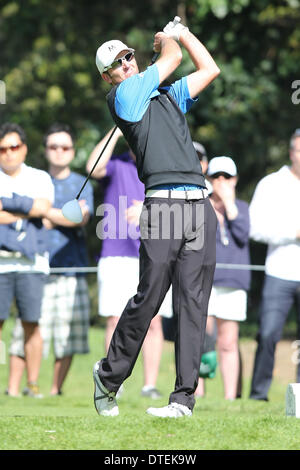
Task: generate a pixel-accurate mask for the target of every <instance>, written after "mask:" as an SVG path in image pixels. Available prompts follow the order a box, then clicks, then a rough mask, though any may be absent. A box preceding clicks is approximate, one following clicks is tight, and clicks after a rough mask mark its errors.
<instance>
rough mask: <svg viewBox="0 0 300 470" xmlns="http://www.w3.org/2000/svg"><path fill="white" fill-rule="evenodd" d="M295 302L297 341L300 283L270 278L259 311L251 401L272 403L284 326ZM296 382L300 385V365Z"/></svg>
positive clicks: (299, 316) (265, 281)
mask: <svg viewBox="0 0 300 470" xmlns="http://www.w3.org/2000/svg"><path fill="white" fill-rule="evenodd" d="M294 302H296V307H297V324H298V332H297V337H298V338H299V331H300V328H299V327H300V282H298V281H286V280H284V279H279V278H276V277H272V276H268V275H266V277H265V280H264V286H263V293H262V300H261V305H260V311H259V330H258V335H257V343H258V346H257V350H256V355H255V362H254V371H253V377H252V384H251V392H250V398H254V399H256V400H267V399H268V397H267V395H268V391H269V388H270V385H271V382H272V375H273V368H274V355H275V348H276V344H277V342H278V341H279V340H280V339H281V336H282V331H283V328H284V324H285V322H286V319H287V316H288V313H289V311H290V308H291V307H292V305H293V303H294ZM291 356H292V350H291ZM291 360H292V359H291ZM296 380H297V382H300V365H299V364H298V368H297V379H296Z"/></svg>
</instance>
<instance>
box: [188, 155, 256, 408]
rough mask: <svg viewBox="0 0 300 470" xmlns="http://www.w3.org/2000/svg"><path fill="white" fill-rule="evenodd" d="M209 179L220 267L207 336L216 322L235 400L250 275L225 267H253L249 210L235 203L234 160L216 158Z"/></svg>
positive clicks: (228, 392)
mask: <svg viewBox="0 0 300 470" xmlns="http://www.w3.org/2000/svg"><path fill="white" fill-rule="evenodd" d="M207 176H208V178H209V180H210V182H211V184H212V193H211V196H210V199H211V202H212V205H213V207H214V209H215V211H216V215H217V218H218V227H217V235H216V250H217V258H216V259H217V267H216V271H215V276H214V283H213V288H212V292H211V297H210V301H209V306H208V321H207V333H208V334H209V335H213V331H214V327H215V322H216V326H217V351H218V359H219V365H220V371H221V375H222V379H223V384H224V397H225V399H227V400H234V399H235V398H236V397H237V389H238V381H239V372H240V370H239V369H240V358H239V345H238V342H239V322H241V321H245V320H246V316H247V291H248V290H249V287H250V281H251V275H250V271H248V270H245V269H233V268H230V267H229V266H228V267H225V266H224V267H223V266H222V265H230V264H232V265H237V264H243V265H245V264H249V263H250V256H249V210H248V204H247V203H246V202H244V201H241V200H239V199H236V196H235V187H236V184H237V179H238V178H237V169H236V165H235V163H234V161H233V160H232V159H231V158H229V157H224V156H222V157H215V158H213V159H212V160H211V161H210V162H209V165H208V170H207ZM218 265H220V266H219V267H218ZM195 395H196V396H203V395H204V380H203V379H199V385H198V388H197V390H196V393H195Z"/></svg>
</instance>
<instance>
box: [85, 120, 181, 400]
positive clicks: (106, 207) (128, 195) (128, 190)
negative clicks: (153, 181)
mask: <svg viewBox="0 0 300 470" xmlns="http://www.w3.org/2000/svg"><path fill="white" fill-rule="evenodd" d="M110 134H111V131H110V132H109V133H108V134H107V135H106V136H105V137H104V138H103V139H102V140H101V141H100V142H99V144H98V145H97V146H96V147H95V149H94V150H93V152H92V153H91V156H90V158H89V160H88V163H87V171H88V172H90V171H91V168H92V167H93V165H94V163H95V160H96V159H97V157H98V155H99V153H100V152H101V149H102V148H103V147H104V145H105V143H106V141H107V139H108V138H109V136H110ZM122 135H123V134H122V132H121V131H120V130H119V129H117V130H116V131H115V133H114V135H113V137H112V139H111V141H110V143H109V144H108V146H107V148H106V150H105V152H104V153H103V155H102V157H101V161H100V162H99V165H97V166H96V168H95V170H94V172H93V177H94V178H96V179H98V180H101V184H102V187H103V190H104V201H103V204H101V206H99V207H98V209H97V212H96V215H98V216H100V217H101V221H100V222H99V223H98V225H97V235H98V237H99V238H100V239H101V240H102V248H101V256H100V259H99V263H98V285H99V315H101V316H103V317H106V318H107V323H106V335H105V349H106V351H108V347H109V344H110V341H111V338H112V335H113V332H114V330H115V327H116V325H117V323H118V321H119V318H120V315H121V313H122V311H123V309H124V305H126V303H127V301H128V299H129V298H130V296H132V295H134V293H135V289H136V286H137V284H138V281H139V247H140V232H139V227H138V225H139V218H140V213H141V209H142V201H143V200H144V195H145V187H144V185H143V183H141V181H140V180H139V178H138V175H137V169H136V163H135V155H134V154H133V153H132V151H131V150H130V149H129V151H128V152H126V153H123V154H122V155H113V151H114V148H115V146H116V144H117V142H118V140H119V138H120V137H121V136H122ZM116 292H117V295H116ZM159 313H160V314H159V315H157V316H156V317H154V318H153V320H152V322H151V324H150V328H149V331H148V333H147V335H146V338H145V341H144V344H143V348H142V353H143V363H144V386H143V388H142V392H141V394H142V396H146V397H150V398H153V399H157V398H160V396H161V394H160V392H159V391H158V390H157V388H156V380H157V376H158V371H159V364H160V358H161V353H162V346H163V339H164V338H163V332H162V322H161V315H162V316H164V317H170V316H172V306H171V295H170V293H168V294H167V297H166V299H165V301H164V303H163V305H162V306H161V309H160V312H159ZM122 390H123V387H121V388H120V389H119V392H118V396H120V394H121V392H122Z"/></svg>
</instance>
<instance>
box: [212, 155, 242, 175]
mask: <svg viewBox="0 0 300 470" xmlns="http://www.w3.org/2000/svg"><path fill="white" fill-rule="evenodd" d="M220 172H223V173H227V174H228V175H230V176H236V175H237V169H236V164H235V163H234V161H233V160H232V158H230V157H225V156H222V157H214V158H212V159H211V160H210V161H209V163H208V169H207V175H208V176H212V175H214V174H215V173H220Z"/></svg>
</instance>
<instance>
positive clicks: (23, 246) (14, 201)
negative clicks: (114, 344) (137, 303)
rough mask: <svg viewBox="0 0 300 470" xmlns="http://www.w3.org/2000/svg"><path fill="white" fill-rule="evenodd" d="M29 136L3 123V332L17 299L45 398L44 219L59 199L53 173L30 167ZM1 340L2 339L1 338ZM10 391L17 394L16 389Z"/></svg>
mask: <svg viewBox="0 0 300 470" xmlns="http://www.w3.org/2000/svg"><path fill="white" fill-rule="evenodd" d="M26 155H27V145H26V135H25V132H24V130H23V129H22V128H21V127H20V126H18V125H16V124H13V123H5V124H3V125H2V126H1V127H0V299H1V303H0V335H1V330H2V326H3V323H4V321H5V320H6V319H7V318H8V316H9V313H10V307H11V303H12V301H13V299H15V300H16V305H17V309H18V314H19V316H20V318H21V320H22V324H23V328H24V338H25V339H24V349H25V361H26V368H27V377H28V394H29V395H31V396H39V391H38V387H37V380H38V375H39V370H40V363H41V357H42V339H41V336H40V331H39V328H38V320H39V317H40V313H41V300H42V296H43V289H44V282H45V277H46V274H48V273H49V261H48V254H47V247H46V237H45V235H46V234H45V228H44V226H43V223H42V217H44V216H45V215H46V214H47V212H48V210H49V209H50V207H51V205H52V202H53V200H54V187H53V184H52V182H51V178H50V176H49V175H48V174H47V173H46V172H45V171H42V170H37V169H35V168H32V167H30V166H28V165H26V164H25V163H24V162H25V159H26ZM0 339H1V337H0ZM7 393H8V395H11V396H14V395H16V393H15V391H14V390H12V389H11V388H10V384H9V387H8V390H7Z"/></svg>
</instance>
